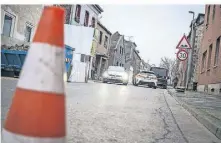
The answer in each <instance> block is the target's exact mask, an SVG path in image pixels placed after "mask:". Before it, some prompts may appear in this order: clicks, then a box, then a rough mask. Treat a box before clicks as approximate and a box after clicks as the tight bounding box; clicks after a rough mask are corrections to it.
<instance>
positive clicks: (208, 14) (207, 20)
mask: <svg viewBox="0 0 221 143" xmlns="http://www.w3.org/2000/svg"><path fill="white" fill-rule="evenodd" d="M209 16H210V5H209V6H208V9H207V19H206V24H207V25H208V24H209Z"/></svg>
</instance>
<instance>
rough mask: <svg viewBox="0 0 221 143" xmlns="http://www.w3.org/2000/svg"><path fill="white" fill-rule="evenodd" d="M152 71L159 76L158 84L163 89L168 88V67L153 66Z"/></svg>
mask: <svg viewBox="0 0 221 143" xmlns="http://www.w3.org/2000/svg"><path fill="white" fill-rule="evenodd" d="M150 71H153V72H154V74H155V75H156V76H157V86H158V87H161V88H163V89H167V80H168V79H169V78H170V77H168V69H165V68H161V67H151V68H150Z"/></svg>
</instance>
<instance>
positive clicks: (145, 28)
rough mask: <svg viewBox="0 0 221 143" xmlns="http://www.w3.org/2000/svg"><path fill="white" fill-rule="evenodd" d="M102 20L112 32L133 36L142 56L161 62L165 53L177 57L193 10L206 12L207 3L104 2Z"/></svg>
mask: <svg viewBox="0 0 221 143" xmlns="http://www.w3.org/2000/svg"><path fill="white" fill-rule="evenodd" d="M101 6H102V8H103V9H104V12H103V13H102V18H101V22H102V24H104V25H105V26H106V27H107V28H108V29H109V30H110V31H111V32H112V33H114V32H115V31H119V32H120V34H122V35H125V36H134V38H133V41H134V42H135V43H136V44H137V49H138V50H139V51H140V56H141V57H142V58H143V59H144V60H145V61H147V60H149V62H150V64H155V65H159V63H160V58H161V57H163V56H166V57H170V58H175V57H176V56H175V52H176V51H175V47H176V45H177V44H178V42H179V40H180V38H181V37H182V36H183V34H184V33H186V35H187V34H188V32H189V30H190V28H189V25H190V22H191V20H192V15H191V14H189V13H188V11H189V10H192V11H194V12H195V13H196V16H197V15H198V13H204V5H101Z"/></svg>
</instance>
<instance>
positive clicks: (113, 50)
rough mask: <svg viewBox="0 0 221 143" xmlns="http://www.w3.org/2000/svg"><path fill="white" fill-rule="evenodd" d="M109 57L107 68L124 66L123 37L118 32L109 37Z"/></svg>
mask: <svg viewBox="0 0 221 143" xmlns="http://www.w3.org/2000/svg"><path fill="white" fill-rule="evenodd" d="M109 56H110V57H109V61H108V66H121V67H124V66H125V44H124V36H123V35H121V34H120V33H119V32H115V33H114V34H113V35H112V36H111V45H110V49H109Z"/></svg>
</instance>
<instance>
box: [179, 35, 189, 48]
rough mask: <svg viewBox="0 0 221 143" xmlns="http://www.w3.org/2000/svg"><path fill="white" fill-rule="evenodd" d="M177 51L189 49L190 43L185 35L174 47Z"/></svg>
mask: <svg viewBox="0 0 221 143" xmlns="http://www.w3.org/2000/svg"><path fill="white" fill-rule="evenodd" d="M176 48H177V49H191V46H190V43H189V42H188V41H187V38H186V36H185V35H183V37H182V38H181V40H180V42H179V43H178V45H177V46H176Z"/></svg>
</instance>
